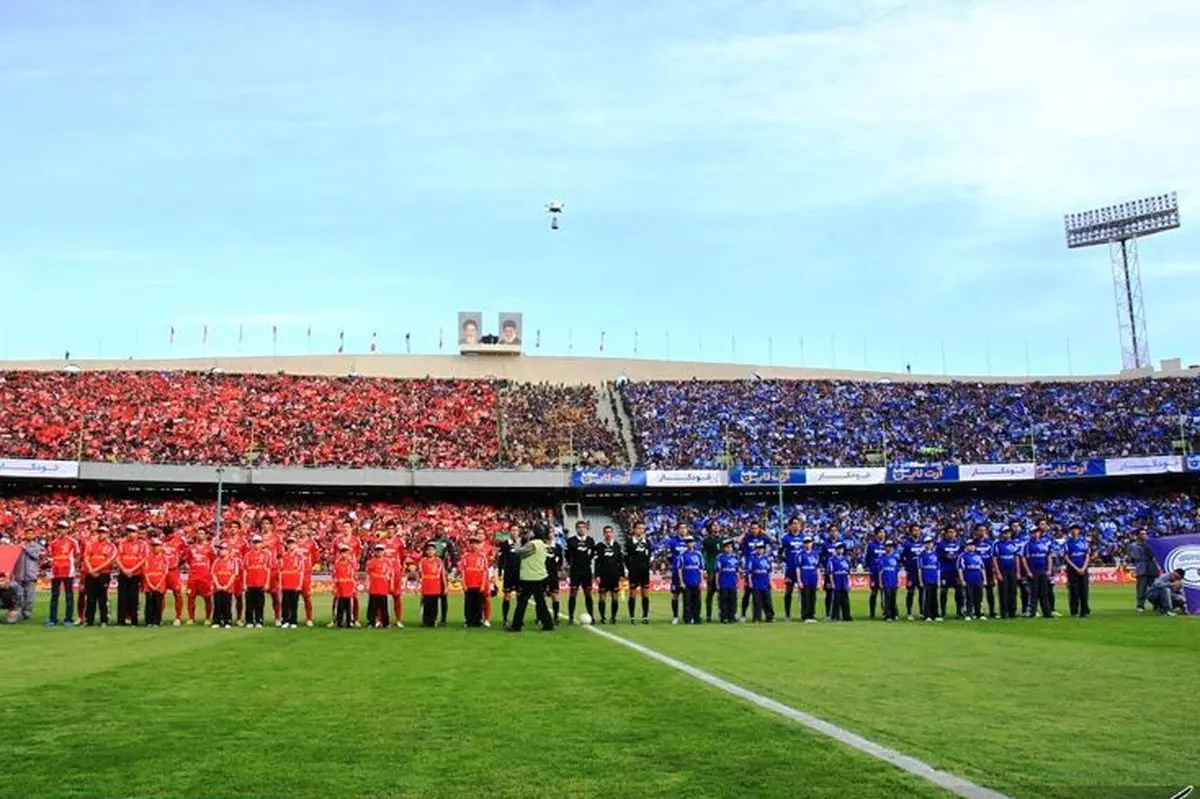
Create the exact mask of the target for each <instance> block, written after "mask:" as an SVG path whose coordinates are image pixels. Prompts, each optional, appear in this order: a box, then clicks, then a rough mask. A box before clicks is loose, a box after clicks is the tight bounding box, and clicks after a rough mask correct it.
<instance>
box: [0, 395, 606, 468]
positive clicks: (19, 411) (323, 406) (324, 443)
mask: <svg viewBox="0 0 1200 799" xmlns="http://www.w3.org/2000/svg"><path fill="white" fill-rule="evenodd" d="M500 419H502V420H503V423H502V425H500V424H498V421H499V420H500ZM501 428H503V430H504V435H505V446H504V453H503V455H502V454H501V451H500V449H501V447H500V431H501ZM572 452H573V453H574V455H575V457H576V459H577V460H578V462H579V463H581V464H583V465H589V466H608V465H610V464H615V463H622V462H623V461H624V458H623V456H622V454H621V446H620V444H619V442H618V439H617V436H616V434H615V433H614V432H613V431H611V430H610V429H608V428H607V427H605V426H604V425H603V424H602V423H601V422H600V419H599V417H598V415H597V396H596V389H595V388H594V387H592V386H559V385H551V384H544V383H539V384H512V385H508V386H506V387H504V388H503V389H501V388H499V387H498V385H497V384H496V383H495V382H492V381H486V380H434V379H427V380H392V379H381V378H364V377H311V376H294V375H225V374H206V373H196V372H83V373H79V374H67V373H53V372H2V373H0V455H2V456H5V457H12V458H40V459H47V460H75V459H77V458H81V459H83V460H96V461H119V462H139V463H199V464H221V465H231V464H238V463H248V464H253V465H258V466H345V467H382V468H403V467H406V466H409V465H415V466H423V467H430V468H490V467H495V466H497V465H506V466H515V467H518V468H522V467H523V468H541V467H546V466H555V465H559V464H560V462H561V459H562V458H563V457H564V456H567V455H569V454H571V453H572Z"/></svg>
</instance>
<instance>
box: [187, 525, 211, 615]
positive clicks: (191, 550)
mask: <svg viewBox="0 0 1200 799" xmlns="http://www.w3.org/2000/svg"><path fill="white" fill-rule="evenodd" d="M210 538H212V534H211V533H209V532H208V530H203V529H202V530H199V531H197V532H196V540H195V541H194V542H193V543H192V545H191V546H189V547H187V548H186V549H184V550H183V559H184V561H185V562H186V563H187V567H188V579H187V611H188V624H195V623H196V599H197V597H199V598H202V599H203V600H204V622H205V623H206V624H207V623H208V622H209V621H210V620H211V619H212V610H213V607H212V605H213V602H212V593H213V588H212V562H213V559H214V558H215V557H216V551H215V550H214V549H213V545H212V544H211V543H210V542H209V539H210Z"/></svg>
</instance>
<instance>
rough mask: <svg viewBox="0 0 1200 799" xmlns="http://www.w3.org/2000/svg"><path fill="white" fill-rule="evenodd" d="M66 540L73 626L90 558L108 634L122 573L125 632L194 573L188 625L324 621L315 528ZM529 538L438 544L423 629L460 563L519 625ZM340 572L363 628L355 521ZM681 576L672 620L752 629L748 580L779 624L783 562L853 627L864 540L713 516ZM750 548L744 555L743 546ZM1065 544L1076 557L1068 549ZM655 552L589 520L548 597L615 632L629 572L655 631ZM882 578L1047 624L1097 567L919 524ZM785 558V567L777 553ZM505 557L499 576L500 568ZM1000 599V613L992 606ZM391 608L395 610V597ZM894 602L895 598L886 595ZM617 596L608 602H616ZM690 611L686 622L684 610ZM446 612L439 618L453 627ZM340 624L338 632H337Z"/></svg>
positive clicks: (394, 574) (870, 552) (475, 598)
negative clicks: (580, 597)
mask: <svg viewBox="0 0 1200 799" xmlns="http://www.w3.org/2000/svg"><path fill="white" fill-rule="evenodd" d="M61 526H62V527H63V530H62V533H61V534H60V535H59V536H58V537H57V538H55V539H54V540H53V541H52V542H50V545H49V546H48V548H47V555H48V559H49V561H50V567H51V573H52V589H51V590H52V593H51V609H50V620H49V621H48V622H47V624H48V625H54V624H56V623H57V621H58V599H59V593H60V592H61V593H63V594H64V596H65V598H66V603H67V607H66V621H65V622H64V625H69V624H70V620H71V615H72V607H71V606H72V602H73V595H72V586H73V580H74V577H75V574H74V571H75V564H76V563H78V564H79V575H78V576H79V580H80V588H81V606H80V614H79V616H80V620H81V621H83V620H84V619H86V622H85V623H87V624H95V623H96V621H97V616H98V617H99V623H100V624H101V625H107V624H108V622H109V615H108V588H109V584H110V581H111V578H112V576H113V575H114V574H115V576H116V580H117V623H118V624H130V625H136V624H137V623H138V604H139V593H144V594H145V595H146V603H145V605H146V607H145V616H144V623H145V624H149V625H161V624H162V620H163V619H162V617H163V608H164V605H165V600H166V595H167V594H172V595H173V597H174V601H175V614H174V624H176V625H179V624H181V623H182V620H183V594H182V589H183V587H184V586H183V583H182V572H183V569H184V567H185V566H186V569H187V575H188V577H187V585H186V590H187V609H188V615H187V623H189V624H192V623H195V620H196V605H197V599H200V600H202V601H203V603H204V606H205V607H204V611H205V612H204V617H203V618H204V621H205V622H207V623H211V624H213V625H214V626H221V627H226V626H232V624H234V623H235V622H237V623H239V624H243V625H252V626H256V627H257V626H261V625H262V624H263V623H264V621H263V615H264V605H265V599H266V597H267V596H270V597H271V601H272V609H273V616H274V623H275V625H276V626H279V627H283V626H287V627H294V626H297V625H298V623H299V622H298V618H297V616H298V609H299V603H300V602H301V601H302V602H303V604H304V610H305V623H306V624H307V625H308V626H312V618H313V616H312V572H313V568H314V566H315V564H316V563H317V562H318V559H319V558H320V556H321V551H320V548H319V547H318V545H317V544H316V542H315V540H314V538H313V536H312V535H311V533H310V531H309V530H308V529H306V527H305V526H303V525H301V526H300V527H299V528H298V530H297V532H296V535H294V536H288V537H283V536H281V535H279V534H278V533H276V531H275V530H274V527H273V525H272V523H271V522H270V521H269V520H264V521H263V522H262V523H261V524H260V526H259V529H258V532H257V533H255V534H253V535H247V534H246V533H245V532H244V531H243V529H242V527H241V525H239V524H238V523H237V522H228V523H227V524H226V526H225V533H226V534H225V535H224V536H222V538H221V540H219V541H213V540H212V537H211V536H210V535H209V534H208V533H207V532H206V531H203V530H201V531H198V532H197V533H196V535H195V538H194V540H193V541H187V540H186V539H184V537H183V536H181V535H179V533H178V532H169V531H164V532H166V534H165V535H163V536H161V537H157V536H156V537H153V538H151V539H149V540H147V539H146V538H145V537H144V535H143V533H142V531H141V530H140V529H138V528H137V526H136V525H129V526H128V528H127V530H126V534H125V535H124V536H123V537H120V538H117V537H116V536H114V535H110V534H109V533H108V532H107V531H106V530H105V529H103V528H102V527H101V526H100V525H98V524H93V525H92V527H91V528H90V529H88V530H85V531H81V532H78V533H72V532H71V531H70V530H69V529H67V528H68V525H67V523H66V522H63V523H62V525H61ZM519 537H520V536H519V531H518V530H517V529H515V528H514V529H513V530H512V531H511V532H510V534H509V537H508V539H507V540H504V541H502V542H501V543H500V546H499V550H498V552H495V551H494V550H493V548H492V546H491V544H490V543H489V542H486V541H484V540H483V539H482V538H481V537H476V538H474V539H473V540H472V541H471V543H470V547H469V549H468V551H467V552H466V553H465V554H464V557H463V562H462V563H459V562H458V561H459V559H458V556H457V553H456V551H455V548H454V544H453V542H452V541H451V540H450V539H449V538H448V537H447V536H445V535H444V534H441V535H439V536H438V537H437V538H435V539H433V540H431V541H430V542H429V543H428V544H426V546H425V547H424V548H423V553H422V557H421V558H420V560H419V561H418V563H417V577H418V580H419V584H420V594H421V606H422V623H423V624H426V625H430V626H433V625H435V624H436V625H438V626H445V625H446V612H447V592H448V576H449V575H450V574H451V573H453V572H454V571H456V570H457V569H459V568H460V567H461V575H462V578H463V583H464V589H465V594H466V615H467V623H468V624H469V625H473V626H490V618H491V597H492V595H493V594H494V593H495V591H496V589H495V587H494V585H493V575H495V576H496V577H497V578H499V579H500V580H501V581H502V583H503V594H504V597H503V599H504V602H503V613H504V623H505V625H507V623H508V618H509V613H510V608H511V602H512V599H513V597H514V596H515V594H516V593H517V587H518V583H519V573H520V562H519V558H518V557H516V556H515V555H514V551H515V548H516V542H517V541H518V540H519ZM368 543H369V544H370V546H371V549H370V552H369V553H368V554H369V557H368V558H367V560H366V563H365V571H366V581H367V593H368V597H369V600H368V608H367V619H368V624H370V625H372V626H389V625H391V624H392V623H393V622H394V624H395V626H400V627H402V626H403V624H402V619H403V599H402V594H403V580H404V575H405V572H406V551H405V542H404V538H403V536H402V535H401V532H400V530H399V529H398V527H397V526H395V525H392V526H391V527H390V529H385V530H381V531H380V532H379V533H378V534H377V536H376V538H375V539H374V540H372V541H370V542H368ZM332 545H333V548H334V555H333V557H332V559H331V560H332V563H331V573H332V578H333V593H334V607H333V611H334V619H335V620H334V622H333V624H337V625H339V626H357V625H358V624H359V619H360V608H359V601H358V596H359V595H358V585H357V577H358V573H359V567H360V565H361V564H362V554H363V546H364V545H363V543H362V541H361V539H360V538H359V537H358V536H357V535H356V534H355V530H354V527H353V525H352V523H351V522H349V521H347V522H345V523H344V524H343V527H342V530H341V532H340V533H339V534H338V535H336V536H335V537H334V539H333V542H332ZM665 546H666V551H667V555H668V559H669V568H670V573H671V610H672V613H671V615H672V622H673V623H676V624H677V623H679V622H680V621H681V620H682V621H683V623H685V624H693V623H699V621H700V618H701V617H700V592H701V589H702V587H703V586H704V585H705V584H707V596H706V620H707V621H711V620H712V611H713V599H714V598H717V599H718V600H719V602H718V612H719V618H720V621H721V622H723V623H729V622H733V621H737V620H738V618H739V617H738V615H737V613H736V602H737V591H738V587H739V584H740V585H741V586H742V588H743V591H742V601H741V614H740V618H741V619H742V620H746V618H747V611H748V610H749V608H750V606H751V605H753V616H752V617H751V618H752V620H754V621H772V620H773V619H774V617H775V612H774V603H773V598H772V595H771V575H772V573H773V571H774V570H775V568H774V567H775V562H776V561H778V562H780V563H781V564H782V566H783V571H784V578H785V593H784V600H783V605H784V614H785V617H786V618H789V619H790V618H791V615H792V613H791V611H792V600H793V595H794V594H795V595H797V596H798V598H799V605H800V607H799V610H800V618H801V619H802V620H803V621H808V622H812V621H815V620H816V593H817V591H818V589H819V590H821V591H822V592H823V593H824V600H825V618H827V619H829V620H846V621H849V620H851V616H850V606H849V591H850V574H851V563H850V559H849V558H848V557H847V550H848V549H849V545H848V544H847V542H845V541H844V540H842V538H841V535H840V532H839V530H838V528H837V527H836V526H831V527H830V528H829V530H828V531H827V532H826V533H825V534H823V535H818V536H812V535H806V534H804V533H803V522H802V521H801V520H800V519H799V518H792V519H790V520H789V523H788V527H787V529H786V531H785V533H784V535H783V536H782V537H781V538H780V540H779V542H778V544H776V543H775V542H774V540H773V539H772V538H771V537H770V536H768V535H767V534H766V533H765V531H764V530H763V528H762V526H761V525H759V524H752V525H751V528H750V531H749V532H748V533H746V534H744V535H742V536H739V537H737V538H725V537H723V536H722V533H721V530H720V528H719V525H717V524H716V523H710V524H709V525H708V527H707V529H706V534H705V536H704V539H703V541H702V543H701V546H700V548H699V549H697V542H696V540H695V539H694V538H693V537H692V536H691V535H690V534H689V532H688V527H687V525H686V524H683V523H681V524H679V525H678V526H677V528H676V533H675V535H673V536H670V537H668V538H667V540H666V542H665ZM735 549H736V551H735ZM1060 549H1061V551H1059V550H1060ZM654 552H655V548H654V547H653V546H652V544H651V542H650V541H649V540H648V538H647V536H646V529H645V525H644V524H643V523H640V522H638V523H635V524H634V525H633V529H632V530H631V531H630V535H629V536H628V538H627V540H626V542H625V545H624V546H623V547H622V546H621V545H620V544H618V543H617V542H616V541H615V536H614V531H613V528H612V527H611V526H605V528H604V530H603V532H602V537H601V540H599V541H593V540H592V539H591V537H590V536H589V535H588V524H587V522H584V521H581V522H579V523H577V525H576V529H575V536H573V537H571V538H569V539H568V540H567V542H566V545H565V546H561V545H555V546H553V547H551V548H550V552H549V554H548V556H547V573H548V575H549V576H548V578H547V586H546V591H547V593H548V594H549V595H550V598H551V600H552V603H553V612H554V616H555V617H557V616H558V614H559V609H560V605H559V579H560V574H561V571H562V568H563V566H564V565H565V567H566V570H567V573H568V578H569V579H568V584H569V590H570V599H569V603H568V620H569V622H570V623H574V620H575V615H576V607H577V594H578V592H579V590H580V589H582V590H583V594H584V603H585V609H586V612H587V613H588V615H589V616H592V615H594V613H595V610H596V608H595V605H594V602H593V597H592V588H593V585H594V584H597V585H598V588H599V594H600V597H599V599H600V602H599V616H598V619H597V620H598V621H599V622H600V623H606V622H608V621H610V620H611V621H612V622H613V623H615V622H616V621H617V616H618V605H619V592H620V585H621V581H622V579H623V578H624V579H627V581H628V597H627V602H628V605H627V607H628V614H629V620H630V622H631V623H636V621H637V619H636V614H635V612H636V609H637V607H636V603H637V599H639V598H640V599H641V611H642V613H641V622H642V623H643V624H648V623H649V616H650V598H649V588H650V573H651V566H652V560H653V556H654ZM864 554H865V561H866V566H867V569H868V572H869V575H870V586H871V596H870V604H869V608H870V615H871V617H872V618H874V617H875V615H876V610H877V607H878V608H879V609H880V610H881V612H882V616H883V618H885V619H889V620H894V619H896V618H898V617H899V609H898V606H897V593H898V591H899V589H900V587H901V581H900V579H901V575H903V576H904V585H905V587H906V589H907V597H906V600H905V606H906V614H907V616H908V618H909V619H913V618H914V616H913V605H914V600H916V602H917V612H918V614H919V616H920V617H921V618H923V619H925V620H927V621H935V620H937V621H940V620H941V619H943V618H945V616H946V613H947V603H948V600H949V598H950V597H951V596H952V597H953V599H954V607H955V611H956V615H957V616H958V617H959V618H963V619H971V618H979V619H985V618H988V617H994V616H995V615H996V599H997V594H998V598H999V607H1000V614H999V615H1000V616H1001V617H1002V618H1013V617H1015V616H1016V615H1017V597H1018V596H1019V597H1020V613H1021V614H1022V615H1025V616H1033V615H1035V614H1036V612H1037V611H1038V610H1039V609H1040V610H1041V612H1042V615H1043V616H1045V617H1052V616H1054V615H1056V613H1055V607H1054V581H1053V575H1054V574H1055V570H1056V566H1057V565H1058V564H1059V562H1060V561H1061V564H1062V565H1063V566H1065V570H1066V572H1067V583H1068V590H1069V594H1070V602H1071V613H1072V615H1080V616H1083V617H1086V616H1087V615H1089V613H1090V609H1089V607H1088V566H1089V564H1090V559H1091V550H1090V546H1089V544H1088V542H1087V540H1086V539H1085V538H1084V537H1083V536H1082V535H1081V534H1080V528H1079V527H1078V525H1072V526H1071V527H1070V536H1069V538H1068V539H1067V541H1066V542H1065V544H1064V545H1063V546H1062V547H1061V548H1060V547H1059V546H1058V544H1057V542H1055V541H1054V540H1053V538H1051V537H1050V536H1049V535H1048V524H1047V523H1046V522H1045V521H1039V522H1038V523H1037V525H1036V526H1035V527H1034V528H1033V529H1032V530H1031V531H1030V532H1029V533H1028V534H1026V533H1025V532H1024V529H1023V526H1022V524H1021V523H1020V522H1019V521H1014V522H1012V523H1011V524H1010V526H1009V527H1007V528H1005V529H1004V530H1003V531H1002V532H1001V533H1000V535H999V536H998V537H996V538H993V537H992V536H991V535H990V534H989V532H988V528H987V526H986V525H982V524H980V525H977V526H976V528H975V530H974V533H973V535H972V536H970V537H967V538H963V537H962V536H960V534H959V532H958V530H957V529H956V528H955V527H953V526H948V527H947V528H946V529H945V530H944V532H943V535H942V536H941V537H940V538H936V539H935V538H934V537H933V536H929V535H924V534H923V533H922V530H921V527H920V526H919V525H915V524H914V525H912V526H911V527H910V529H909V534H908V537H907V538H905V539H904V540H902V541H900V542H899V543H897V542H894V541H891V540H889V539H888V538H887V536H886V535H885V533H884V531H882V530H880V531H877V532H876V534H875V536H874V538H872V539H871V540H870V541H868V543H867V545H866V551H865V553H864ZM772 555H774V559H773V557H772ZM493 560H494V563H495V569H494V570H493V568H492V566H493ZM985 597H986V601H987V608H988V611H987V615H986V616H985V615H984V612H983V602H984V598H985ZM389 599H390V600H391V611H392V612H391V614H389V612H388V611H389V608H388V600H389ZM881 599H882V603H880V600H881ZM606 603H607V604H606ZM681 604H682V606H683V608H682V609H683V615H682V617H681V615H680V605H681ZM439 617H440V619H439ZM331 626H332V625H331Z"/></svg>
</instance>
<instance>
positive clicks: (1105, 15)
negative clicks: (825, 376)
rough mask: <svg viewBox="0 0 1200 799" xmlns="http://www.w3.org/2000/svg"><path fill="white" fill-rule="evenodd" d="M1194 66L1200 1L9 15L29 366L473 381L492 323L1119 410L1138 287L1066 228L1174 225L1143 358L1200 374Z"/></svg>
mask: <svg viewBox="0 0 1200 799" xmlns="http://www.w3.org/2000/svg"><path fill="white" fill-rule="evenodd" d="M1198 30H1200V3H1197V2H1195V0H1155V1H1154V2H1152V3H1145V2H1139V0H1090V2H1087V3H1081V2H1079V1H1078V0H927V1H914V2H899V1H898V0H794V1H793V0H777V1H776V2H759V1H756V0H742V2H731V1H730V0H655V2H652V3H629V2H619V1H618V0H613V1H612V2H576V1H575V0H556V2H548V1H547V2H543V1H542V0H536V1H530V2H526V1H525V0H505V2H495V0H447V1H446V2H439V3H417V2H395V1H393V0H340V1H339V2H332V1H328V2H317V1H316V0H178V1H177V2H171V3H163V2H154V1H152V0H145V1H144V2H135V1H134V0H39V1H38V2H36V3H30V2H23V1H22V0H0V297H3V303H2V305H0V309H2V310H0V314H2V318H0V336H2V340H0V358H3V359H24V358H47V357H50V358H61V357H63V356H64V354H65V353H66V352H68V351H69V352H70V354H71V357H72V358H73V359H79V358H95V357H105V358H128V357H137V358H151V357H153V358H161V357H166V356H168V355H171V356H176V357H182V356H196V355H201V354H203V355H220V354H225V355H232V354H237V353H239V352H240V353H243V354H270V353H271V352H272V351H274V352H277V353H279V354H291V353H295V354H302V353H305V352H310V351H311V352H332V351H334V350H335V349H336V347H337V344H338V333H339V331H343V332H344V336H345V339H344V340H345V345H346V349H347V351H354V352H365V351H366V350H367V349H368V343H369V341H370V339H371V337H372V335H373V334H374V335H377V336H378V346H379V349H380V351H385V352H404V351H405V346H406V345H405V335H406V334H408V335H409V336H410V338H409V339H408V341H409V346H411V348H412V351H414V352H425V353H436V352H439V337H441V339H442V340H443V344H444V347H445V349H443V350H441V351H442V352H446V353H449V352H451V351H452V348H453V330H454V328H455V319H456V314H457V312H458V311H459V310H472V311H474V310H478V311H483V312H484V313H485V319H486V320H488V326H493V324H492V320H494V319H495V314H496V313H497V312H501V311H518V312H522V313H523V314H524V326H525V330H524V339H525V342H526V350H527V352H528V353H530V354H532V355H537V354H544V355H567V354H571V355H579V356H593V357H598V356H601V355H603V356H605V357H631V356H636V357H642V358H670V359H672V360H705V361H736V362H744V363H759V364H774V365H789V366H809V367H822V366H824V367H828V366H836V367H838V368H852V369H857V368H868V369H886V370H900V369H902V368H903V367H904V366H905V365H911V367H912V370H913V372H916V373H938V374H940V373H943V372H949V373H951V374H997V375H1001V374H1010V375H1025V374H1034V375H1038V374H1043V375H1044V374H1067V373H1072V374H1111V373H1115V372H1116V371H1117V370H1118V369H1119V368H1120V366H1121V348H1120V340H1119V336H1118V330H1117V317H1116V309H1115V303H1114V296H1113V283H1112V276H1111V272H1110V264H1109V255H1108V252H1107V250H1106V249H1105V248H1103V247H1101V248H1092V249H1084V250H1071V251H1068V250H1067V249H1066V246H1065V244H1064V240H1063V229H1062V226H1063V219H1062V215H1063V213H1064V212H1068V211H1080V210H1085V209H1087V208H1091V207H1095V206H1099V205H1106V204H1109V203H1115V202H1120V201H1124V200H1130V199H1136V198H1139V197H1142V196H1147V195H1154V194H1159V193H1163V192H1169V191H1176V192H1178V195H1179V202H1180V205H1181V209H1182V210H1181V216H1182V220H1183V226H1182V227H1181V229H1179V230H1176V231H1173V232H1169V233H1165V234H1161V235H1159V236H1155V237H1151V238H1148V239H1146V240H1144V241H1142V242H1141V243H1140V256H1141V264H1142V281H1143V287H1144V297H1145V309H1146V317H1147V333H1148V339H1149V342H1150V353H1151V358H1152V359H1153V360H1155V361H1157V360H1158V359H1160V358H1167V357H1173V356H1181V357H1183V358H1184V363H1185V364H1187V363H1196V362H1200V325H1197V319H1198V318H1200V314H1198V313H1197V310H1196V309H1197V307H1200V227H1197V226H1193V225H1190V224H1189V222H1190V219H1191V212H1190V208H1191V203H1192V202H1193V201H1197V202H1200V159H1198V158H1197V154H1198V153H1200V104H1198V103H1197V102H1196V98H1197V97H1200V48H1197V47H1195V32H1196V31H1198ZM551 200H558V201H561V202H563V203H564V204H565V210H564V212H563V214H562V219H561V227H560V229H559V230H557V231H552V230H550V226H549V219H548V215H547V214H546V211H545V205H546V203H547V202H549V201H551ZM172 328H174V330H175V335H174V338H173V339H172V338H171V336H170V332H169V331H170V330H171V329H172ZM206 328H207V337H206V336H205V332H204V331H205V329H206ZM273 329H277V331H278V334H277V337H276V338H275V339H274V340H273V334H272V330H273ZM310 329H311V331H312V333H311V336H310V335H309V334H308V331H309V330H310ZM239 331H240V333H239ZM602 333H603V339H604V349H603V352H601V351H600V341H601V334H602ZM239 339H240V341H239ZM535 344H540V346H536V347H535Z"/></svg>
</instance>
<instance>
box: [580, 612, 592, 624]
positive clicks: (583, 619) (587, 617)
mask: <svg viewBox="0 0 1200 799" xmlns="http://www.w3.org/2000/svg"><path fill="white" fill-rule="evenodd" d="M579 623H580V624H591V623H592V616H591V614H590V613H584V614H582V615H580V617H579Z"/></svg>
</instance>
